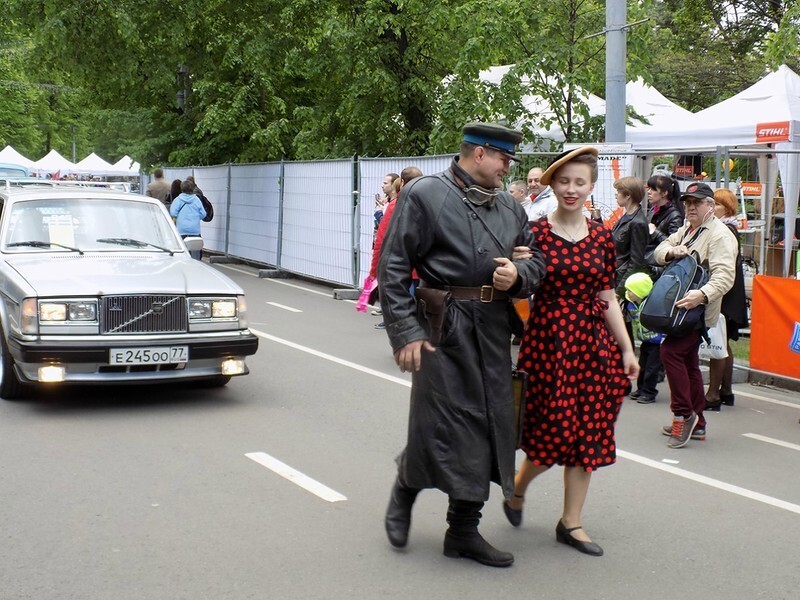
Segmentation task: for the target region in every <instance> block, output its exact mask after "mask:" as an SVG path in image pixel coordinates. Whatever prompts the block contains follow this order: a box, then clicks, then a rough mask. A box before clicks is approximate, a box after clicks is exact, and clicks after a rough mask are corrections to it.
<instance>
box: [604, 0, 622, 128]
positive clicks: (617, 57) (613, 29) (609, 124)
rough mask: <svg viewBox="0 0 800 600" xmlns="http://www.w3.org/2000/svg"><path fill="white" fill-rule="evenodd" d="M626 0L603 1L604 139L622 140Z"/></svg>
mask: <svg viewBox="0 0 800 600" xmlns="http://www.w3.org/2000/svg"><path fill="white" fill-rule="evenodd" d="M626 17H627V6H626V5H625V0H607V2H606V142H624V141H625V108H626V106H625V83H626V76H625V65H626V56H627V48H626V42H625V36H626V33H625V30H626V25H625V19H626Z"/></svg>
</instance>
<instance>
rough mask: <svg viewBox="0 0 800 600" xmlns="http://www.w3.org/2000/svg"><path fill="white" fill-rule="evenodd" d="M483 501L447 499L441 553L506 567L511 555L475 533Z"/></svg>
mask: <svg viewBox="0 0 800 600" xmlns="http://www.w3.org/2000/svg"><path fill="white" fill-rule="evenodd" d="M482 508H483V502H469V501H467V500H454V499H453V498H450V507H449V508H448V510H447V522H448V523H449V524H450V527H449V528H448V530H447V533H446V534H445V536H444V555H445V556H447V557H448V558H471V559H472V560H476V561H478V562H479V563H481V564H484V565H489V566H490V567H510V566H511V565H512V564H513V562H514V555H513V554H511V553H510V552H503V551H502V550H498V549H497V548H495V547H493V546H492V545H491V544H490V543H489V542H487V541H486V540H485V539H483V537H481V534H480V533H478V523H479V522H480V520H481V509H482Z"/></svg>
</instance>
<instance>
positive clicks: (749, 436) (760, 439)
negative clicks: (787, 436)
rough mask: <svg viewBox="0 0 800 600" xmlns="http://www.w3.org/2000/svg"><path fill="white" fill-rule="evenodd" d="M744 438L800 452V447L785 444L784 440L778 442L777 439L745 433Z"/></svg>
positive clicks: (788, 443)
mask: <svg viewBox="0 0 800 600" xmlns="http://www.w3.org/2000/svg"><path fill="white" fill-rule="evenodd" d="M742 437H746V438H750V439H753V440H759V441H762V442H767V443H768V444H775V445H776V446H783V447H784V448H789V449H790V450H797V451H798V452H800V445H798V444H792V443H791V442H784V441H783V440H776V439H775V438H771V437H767V436H765V435H759V434H757V433H743V434H742Z"/></svg>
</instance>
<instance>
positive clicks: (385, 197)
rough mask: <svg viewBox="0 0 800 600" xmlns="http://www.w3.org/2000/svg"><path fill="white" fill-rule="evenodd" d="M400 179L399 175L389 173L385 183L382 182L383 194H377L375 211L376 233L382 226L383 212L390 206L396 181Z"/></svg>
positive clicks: (384, 177)
mask: <svg viewBox="0 0 800 600" xmlns="http://www.w3.org/2000/svg"><path fill="white" fill-rule="evenodd" d="M398 177H400V175H398V174H397V173H387V174H386V175H384V176H383V181H382V182H381V192H382V193H381V194H375V208H374V211H373V215H372V217H373V220H374V225H375V228H374V229H375V232H377V231H378V225H380V224H381V219H382V218H383V211H384V210H385V208H386V205H387V204H389V200H390V197H389V196H390V195H391V193H392V184H393V183H394V180H395V179H397V178H398Z"/></svg>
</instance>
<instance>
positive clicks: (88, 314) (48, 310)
mask: <svg viewBox="0 0 800 600" xmlns="http://www.w3.org/2000/svg"><path fill="white" fill-rule="evenodd" d="M96 320H97V302H93V301H89V302H86V301H80V302H40V303H39V321H41V322H42V323H48V322H53V321H61V322H63V321H96Z"/></svg>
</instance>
